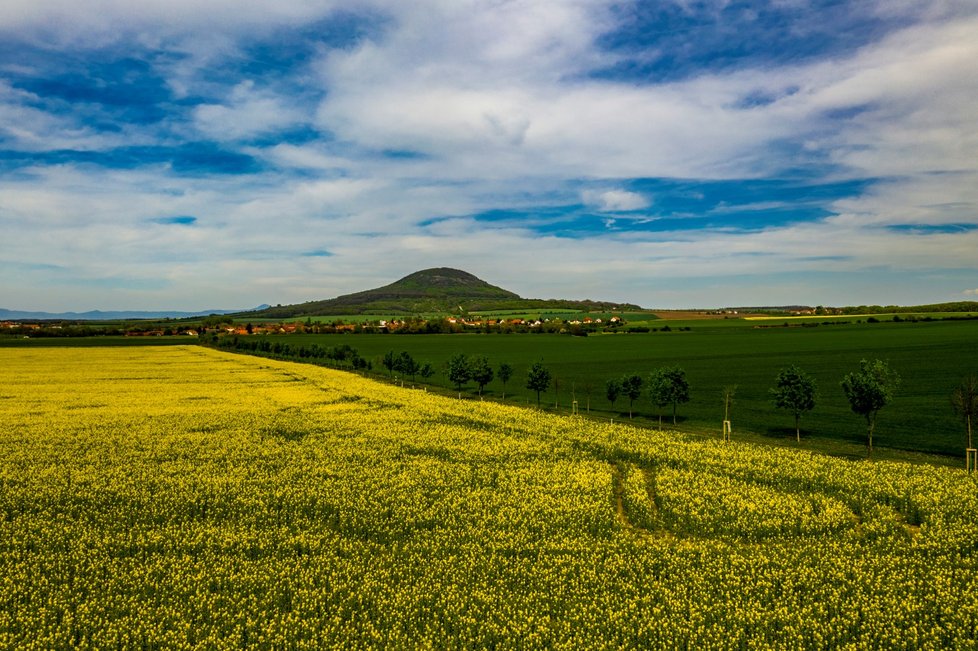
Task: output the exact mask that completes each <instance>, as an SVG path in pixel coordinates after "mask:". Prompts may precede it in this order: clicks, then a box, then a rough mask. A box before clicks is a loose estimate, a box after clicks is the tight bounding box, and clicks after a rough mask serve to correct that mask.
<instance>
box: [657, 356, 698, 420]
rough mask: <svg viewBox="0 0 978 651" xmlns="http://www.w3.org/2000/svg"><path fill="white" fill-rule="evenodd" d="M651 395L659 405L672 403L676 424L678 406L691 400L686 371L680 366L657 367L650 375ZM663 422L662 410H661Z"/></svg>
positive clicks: (660, 418) (673, 417)
mask: <svg viewBox="0 0 978 651" xmlns="http://www.w3.org/2000/svg"><path fill="white" fill-rule="evenodd" d="M649 397H651V398H652V402H653V403H655V404H656V405H657V406H659V407H660V408H661V407H664V406H666V405H669V404H671V405H672V424H673V425H675V424H676V408H677V407H678V406H679V405H680V404H684V403H687V402H689V382H688V381H687V380H686V371H684V370H683V369H682V368H680V367H679V366H666V367H662V368H657V369H655V370H654V371H652V373H651V374H650V375H649ZM659 424H660V425H661V424H662V411H661V409H660V411H659Z"/></svg>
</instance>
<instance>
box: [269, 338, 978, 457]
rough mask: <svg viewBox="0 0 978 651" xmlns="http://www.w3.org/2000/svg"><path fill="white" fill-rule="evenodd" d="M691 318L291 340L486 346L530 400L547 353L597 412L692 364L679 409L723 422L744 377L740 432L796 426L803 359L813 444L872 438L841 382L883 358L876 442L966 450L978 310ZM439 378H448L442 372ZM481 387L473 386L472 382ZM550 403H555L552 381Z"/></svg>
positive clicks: (692, 418) (561, 382)
mask: <svg viewBox="0 0 978 651" xmlns="http://www.w3.org/2000/svg"><path fill="white" fill-rule="evenodd" d="M707 323H711V324H713V325H712V326H711V325H707ZM677 327H678V326H677ZM691 327H692V330H691V331H690V332H677V331H675V329H674V330H673V331H672V332H657V333H650V334H623V335H599V336H591V337H561V336H547V335H511V336H505V335H488V336H487V335H412V336H392V335H363V336H356V337H353V336H350V337H345V338H337V337H336V336H315V335H308V336H304V337H302V338H298V339H297V338H290V339H288V340H287V341H290V342H292V343H295V344H300V343H301V342H303V341H305V342H306V343H307V345H308V344H311V343H313V342H318V343H320V344H321V345H324V346H335V345H338V343H348V344H350V345H351V346H354V347H355V348H357V349H358V350H359V351H360V353H361V354H362V355H363V356H364V357H366V358H368V359H377V358H379V357H380V356H382V355H383V354H384V353H385V352H387V351H388V350H394V351H397V352H399V351H402V350H405V351H408V352H409V353H411V355H413V356H414V357H415V358H416V359H418V360H420V361H422V362H424V361H427V362H431V363H432V364H434V365H435V366H436V367H440V366H441V365H443V364H444V363H445V362H446V361H447V360H448V359H449V358H450V357H451V356H452V355H454V354H456V353H459V352H461V353H465V354H467V355H479V356H486V357H488V358H489V360H490V362H491V363H492V364H493V366H498V364H499V363H500V362H507V363H510V364H512V365H513V367H514V368H515V373H514V376H513V379H512V380H511V381H510V382H509V384H508V386H507V387H506V394H507V400H510V401H515V402H519V403H523V404H526V403H527V402H528V401H533V402H535V400H536V398H535V394H531V393H530V392H529V391H527V390H526V389H525V387H524V383H525V376H526V371H527V369H528V367H529V366H530V364H532V363H533V362H535V361H538V360H540V361H543V363H544V364H545V365H547V366H548V367H549V368H550V369H551V370H552V371H553V373H554V375H555V376H556V377H557V378H558V392H557V396H556V402H557V403H558V404H560V405H561V406H562V408H563V409H565V410H566V409H569V408H570V403H571V390H572V387H573V388H574V391H575V393H576V395H577V399H578V402H579V405H580V408H581V409H582V410H583V409H584V408H585V403H586V401H587V396H586V386H587V385H588V384H589V383H590V384H591V385H592V387H593V388H592V392H591V393H592V395H591V398H590V402H591V409H592V412H597V415H603V416H605V417H609V418H610V417H614V418H617V419H620V418H622V417H626V418H627V415H628V403H627V400H625V399H619V401H618V402H617V403H616V405H615V407H616V408H615V409H614V410H613V411H612V410H611V409H610V405H609V403H608V401H607V400H606V399H605V397H604V383H605V381H606V380H607V379H609V378H614V377H619V376H621V375H622V374H624V373H632V372H634V373H639V374H641V375H643V376H646V375H647V374H648V372H649V371H650V370H651V369H653V368H656V367H659V366H666V365H673V364H678V365H680V366H682V367H683V368H685V369H686V372H687V376H688V378H689V382H690V385H691V393H692V397H691V401H690V402H689V403H688V404H686V405H683V406H681V407H680V408H679V414H680V417H681V423H680V424H681V425H682V426H684V427H692V428H695V429H713V428H715V429H716V431H718V432H719V429H720V424H721V421H722V415H723V406H722V401H721V397H720V396H721V391H722V389H723V387H724V386H727V385H736V386H737V394H736V399H735V404H734V409H733V418H732V420H733V426H734V433H735V435H736V433H737V432H738V431H740V432H745V431H747V432H752V433H754V434H757V435H759V436H762V437H768V438H771V439H790V438H793V437H794V430H793V418H792V417H791V415H789V414H786V413H783V412H779V411H777V410H775V409H774V407H773V406H772V405H771V402H770V399H769V395H768V390H769V389H770V388H771V387H772V386H773V385H774V379H775V377H776V375H777V373H778V371H779V370H780V369H781V368H782V367H784V366H787V365H789V364H797V365H798V366H800V367H801V368H802V369H804V370H806V371H807V372H808V373H810V374H811V375H813V376H814V377H815V378H816V380H817V381H818V385H819V393H820V399H819V401H818V404H817V406H816V408H815V410H814V411H813V412H811V413H810V414H807V415H805V416H804V417H803V419H802V430H803V431H802V436H803V444H804V439H805V438H808V439H812V438H815V439H824V440H826V441H832V440H841V441H847V442H851V443H854V444H860V443H864V441H865V439H864V437H865V423H864V421H863V420H862V419H861V418H860V417H859V416H857V415H856V414H853V413H852V412H851V411H850V409H849V406H848V403H847V402H846V400H845V397H844V395H843V393H842V390H841V388H840V386H839V383H840V381H841V379H842V377H843V375H845V374H846V373H848V372H850V371H852V370H856V369H857V368H858V365H859V361H860V359H862V358H880V359H883V360H886V361H888V362H889V363H890V365H891V366H892V367H893V368H894V369H895V370H896V371H897V372H898V373H899V374H900V376H901V377H902V384H901V386H900V389H899V390H898V392H897V395H896V397H895V399H894V401H893V403H892V404H891V405H889V406H887V407H885V408H884V409H883V410H882V411H881V412H880V418H879V424H878V427H877V433H876V441H875V442H876V443H877V444H878V445H880V446H882V447H894V448H900V449H907V450H921V451H926V452H933V453H940V454H946V455H954V456H960V457H961V458H962V459H963V452H964V447H965V435H964V428H963V425H962V423H961V421H960V420H959V419H958V417H957V416H955V415H954V413H953V412H952V410H951V408H950V402H949V396H950V393H951V391H952V390H953V389H954V387H955V386H956V385H957V383H959V382H960V381H961V380H962V378H963V377H965V376H967V375H969V374H978V346H976V342H978V321H941V322H937V321H935V322H918V323H906V322H904V323H876V324H866V323H863V324H856V323H852V324H844V325H833V326H820V327H817V328H808V327H788V328H784V327H776V328H755V327H751V325H750V322H744V321H741V320H729V321H723V320H720V321H716V322H700V323H699V324H691ZM283 341H286V340H283ZM375 367H377V368H380V364H379V363H375ZM381 370H382V369H381ZM433 380H434V381H435V382H437V383H439V384H440V385H441V386H444V387H446V388H447V386H448V383H447V380H446V379H445V376H444V374H443V373H442V374H439V375H438V376H436V377H435V378H434V379H433ZM474 390H475V388H474V385H470V387H469V393H470V394H471V393H472V392H474ZM486 395H487V397H491V398H493V399H498V398H500V397H501V395H502V386H501V384H500V383H499V382H498V381H494V382H493V383H492V384H491V385H489V387H487V391H486ZM544 402H546V403H548V404H550V405H553V404H554V403H555V396H554V392H553V390H551V391H550V392H548V395H547V396H545V398H544ZM635 412H636V415H637V417H639V418H641V419H642V421H641V422H647V421H648V420H649V419H654V418H655V416H656V415H657V413H658V410H657V408H655V407H653V405H652V404H651V403H649V402H648V400H647V399H645V398H642V399H641V400H640V401H639V402H637V403H636V404H635Z"/></svg>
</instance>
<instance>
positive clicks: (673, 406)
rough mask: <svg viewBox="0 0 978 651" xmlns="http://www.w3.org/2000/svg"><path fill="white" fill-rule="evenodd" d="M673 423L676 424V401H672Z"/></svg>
mask: <svg viewBox="0 0 978 651" xmlns="http://www.w3.org/2000/svg"><path fill="white" fill-rule="evenodd" d="M672 424H673V425H675V424H676V403H672Z"/></svg>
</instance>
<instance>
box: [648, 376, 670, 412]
mask: <svg viewBox="0 0 978 651" xmlns="http://www.w3.org/2000/svg"><path fill="white" fill-rule="evenodd" d="M665 371H666V369H664V368H657V369H655V370H653V371H652V372H651V373H649V398H650V399H651V400H652V404H653V405H655V406H656V407H657V408H658V412H659V425H662V408H663V407H665V406H666V405H668V404H669V403H670V402H671V401H672V399H671V397H670V393H669V391H670V388H671V386H670V384H669V380H668V379H667V378H666V374H665Z"/></svg>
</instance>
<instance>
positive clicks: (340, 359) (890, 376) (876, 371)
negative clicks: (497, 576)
mask: <svg viewBox="0 0 978 651" xmlns="http://www.w3.org/2000/svg"><path fill="white" fill-rule="evenodd" d="M212 343H214V344H215V345H217V347H219V348H224V349H233V350H240V351H244V352H255V353H259V354H266V355H270V356H275V357H283V358H291V359H296V360H300V361H301V360H308V361H315V362H318V363H325V364H328V365H330V366H337V367H340V368H343V367H346V368H351V369H353V370H358V371H369V370H370V369H371V368H372V366H373V365H372V364H371V363H370V362H369V361H368V360H366V359H364V358H363V357H361V356H360V354H359V352H358V351H357V350H356V349H355V348H352V347H351V346H349V345H347V344H342V345H339V346H335V347H325V346H320V345H318V344H313V345H312V346H308V347H307V346H292V345H289V344H288V343H282V342H272V341H269V340H268V339H250V338H245V339H242V338H238V337H221V338H215V340H214V341H213V342H212ZM381 364H382V365H383V367H384V368H385V369H386V370H387V373H388V376H389V377H393V376H394V374H395V373H397V374H399V375H402V376H405V377H410V378H411V380H412V381H414V380H416V379H417V378H418V377H421V378H422V380H424V381H429V380H430V379H431V378H432V377H433V376H434V375H435V374H436V370H435V368H434V367H433V366H432V365H431V364H430V363H428V362H425V363H420V362H418V361H417V360H415V359H414V358H413V357H412V356H411V355H410V354H409V353H408V352H406V351H402V352H399V353H396V352H394V351H388V352H387V353H385V354H384V356H383V358H382V359H381ZM444 373H445V376H446V378H447V379H448V381H449V383H450V384H451V385H453V386H454V387H455V389H456V391H457V392H458V395H459V397H460V398H461V394H462V390H463V388H464V387H465V385H467V384H468V383H469V382H475V383H476V385H477V386H478V388H479V395H480V396H481V395H482V393H483V391H484V390H485V387H486V386H487V385H488V384H489V383H491V382H492V381H493V380H495V379H498V380H499V381H500V382H501V383H502V387H503V391H502V397H503V399H505V398H506V386H507V384H508V383H509V381H510V380H511V379H512V377H513V366H512V365H511V364H509V363H505V362H504V363H501V364H499V365H498V366H496V367H495V368H493V366H492V365H491V364H490V362H489V359H488V358H487V357H484V356H477V357H468V356H466V355H464V354H458V355H455V356H453V357H452V358H451V359H449V360H448V363H447V364H446V365H445V368H444ZM899 384H900V377H899V375H897V373H896V372H895V371H894V370H893V369H891V368H890V367H889V365H888V364H887V363H886V362H884V361H882V360H878V359H877V360H865V359H864V360H862V361H861V362H860V364H859V370H858V371H853V372H851V373H848V374H846V375H845V376H844V377H843V378H842V381H841V383H840V386H841V389H842V391H843V393H844V394H845V396H846V399H847V401H848V402H849V406H850V408H851V409H852V411H853V412H854V413H856V414H858V415H860V416H862V417H863V418H864V419H865V421H866V447H867V454H868V456H870V457H871V456H872V453H873V434H874V431H875V428H876V421H877V416H878V414H879V411H880V410H881V409H882V408H883V407H885V406H886V405H887V404H889V403H890V402H891V401H892V399H893V395H894V392H895V391H896V389H897V387H898V386H899ZM551 385H553V387H554V390H555V393H556V391H557V388H558V379H557V378H556V377H555V376H554V375H553V374H552V373H551V371H550V370H549V369H548V368H547V367H546V366H544V365H543V363H542V362H535V363H534V364H532V365H531V366H530V368H529V369H528V371H527V375H526V380H525V385H524V386H525V387H526V389H527V390H529V391H532V392H534V393H535V394H536V398H537V406H539V405H540V399H541V395H542V394H543V393H545V392H546V391H548V390H549V389H550V387H551ZM581 388H582V389H583V391H584V393H585V395H586V396H587V399H588V403H587V407H588V411H590V398H591V393H592V391H593V385H591V384H590V383H585V384H583V385H581ZM571 390H572V392H574V391H576V385H572V387H571ZM735 392H736V387H726V388H724V391H723V401H724V410H725V416H724V419H725V420H729V411H730V405H731V403H732V401H733V396H734V394H735ZM643 393H644V394H646V395H647V397H648V399H649V400H650V402H651V403H652V404H653V405H654V406H655V407H656V408H657V413H658V419H659V424H660V425H661V424H662V418H663V410H664V409H665V408H666V407H671V410H672V422H673V424H676V422H677V411H678V407H679V405H682V404H685V403H687V402H689V400H690V386H689V381H688V380H687V379H686V371H685V370H684V369H683V368H681V367H679V366H666V367H661V368H656V369H653V370H652V371H651V372H650V373H649V375H648V376H647V377H645V378H643V377H642V376H641V375H638V374H634V373H626V374H625V375H623V376H621V377H620V378H613V379H610V380H607V381H606V383H605V397H606V398H607V399H608V402H609V403H611V407H612V409H614V406H615V404H616V403H617V401H618V400H619V399H621V398H626V399H627V400H628V416H629V418H632V417H633V410H634V405H635V402H636V401H637V400H640V399H641V397H642V395H643ZM575 395H576V394H575ZM770 396H771V400H772V402H773V404H774V406H775V407H776V408H778V409H783V410H785V411H787V412H789V413H791V414H792V415H793V416H794V419H795V438H796V440H797V441H799V442H800V441H801V418H802V416H803V415H804V414H806V413H808V412H810V411H812V410H813V409H814V408H815V406H816V403H817V401H818V397H819V396H818V386H817V383H816V381H815V379H814V378H813V377H812V376H811V375H809V374H808V373H806V372H805V371H803V370H802V369H800V368H798V367H797V366H795V365H791V366H788V367H785V368H783V369H781V371H780V372H779V373H778V375H777V377H776V378H775V382H774V387H773V388H771V389H770ZM951 406H952V407H953V409H954V410H955V412H956V413H958V414H959V415H960V416H961V417H962V418H963V420H964V421H965V424H966V428H967V436H968V448H969V449H971V448H973V447H974V443H973V439H972V422H973V421H974V419H975V414H976V412H978V379H976V378H975V377H974V376H972V377H969V378H967V379H965V380H964V381H963V382H962V383H961V384H960V385H959V386H958V387H957V388H956V389H955V390H954V392H953V394H952V396H951Z"/></svg>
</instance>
